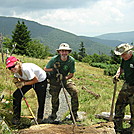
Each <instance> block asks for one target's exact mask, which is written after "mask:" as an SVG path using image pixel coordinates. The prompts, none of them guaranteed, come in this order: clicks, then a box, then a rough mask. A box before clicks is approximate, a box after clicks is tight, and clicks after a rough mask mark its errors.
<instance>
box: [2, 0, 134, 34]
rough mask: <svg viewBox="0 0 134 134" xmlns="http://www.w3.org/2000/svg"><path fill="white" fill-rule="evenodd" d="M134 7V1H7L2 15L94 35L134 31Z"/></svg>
mask: <svg viewBox="0 0 134 134" xmlns="http://www.w3.org/2000/svg"><path fill="white" fill-rule="evenodd" d="M133 7H134V1H132V0H39V1H38V0H23V1H18V0H10V1H9V0H8V1H7V0H4V1H3V2H1V5H0V13H1V14H2V15H5V16H13V17H19V18H24V19H28V20H33V21H36V22H38V23H41V24H43V25H48V26H52V27H55V28H59V29H61V30H64V31H68V32H72V33H74V34H77V35H87V36H94V35H99V34H103V33H110V32H121V31H122V32H123V31H124V32H125V31H128V30H131V31H132V30H134V29H133V24H134V15H133ZM9 8H10V9H9Z"/></svg>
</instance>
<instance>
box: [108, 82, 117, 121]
mask: <svg viewBox="0 0 134 134" xmlns="http://www.w3.org/2000/svg"><path fill="white" fill-rule="evenodd" d="M117 81H119V80H115V83H114V92H113V99H112V105H111V111H110V117H109V121H112V120H113V110H114V101H115V95H116V90H117Z"/></svg>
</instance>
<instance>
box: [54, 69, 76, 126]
mask: <svg viewBox="0 0 134 134" xmlns="http://www.w3.org/2000/svg"><path fill="white" fill-rule="evenodd" d="M56 71H57V72H58V74H59V75H60V72H59V69H58V68H56ZM61 86H62V88H63V92H64V95H65V98H66V102H67V104H68V108H69V111H70V113H71V116H72V119H73V124H74V125H75V126H76V121H75V118H74V114H73V112H72V109H71V106H70V104H69V100H68V98H67V94H66V91H65V86H64V84H63V81H62V80H61Z"/></svg>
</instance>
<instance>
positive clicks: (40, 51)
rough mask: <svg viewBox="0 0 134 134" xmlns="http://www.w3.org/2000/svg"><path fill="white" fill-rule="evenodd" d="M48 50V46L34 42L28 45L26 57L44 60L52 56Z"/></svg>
mask: <svg viewBox="0 0 134 134" xmlns="http://www.w3.org/2000/svg"><path fill="white" fill-rule="evenodd" d="M48 50H49V47H48V46H45V45H43V44H41V43H40V42H39V41H38V40H34V41H30V42H29V43H28V46H27V50H26V55H27V56H29V57H34V58H40V59H44V58H46V57H48V56H49V55H50V53H49V52H48Z"/></svg>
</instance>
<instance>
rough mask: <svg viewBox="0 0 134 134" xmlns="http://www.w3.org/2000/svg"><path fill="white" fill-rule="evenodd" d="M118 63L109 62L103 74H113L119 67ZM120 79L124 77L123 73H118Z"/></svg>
mask: <svg viewBox="0 0 134 134" xmlns="http://www.w3.org/2000/svg"><path fill="white" fill-rule="evenodd" d="M119 66H120V64H111V65H109V66H107V68H106V69H105V70H104V75H108V76H114V75H115V74H116V72H117V70H118V68H119ZM120 79H124V75H123V74H121V75H120Z"/></svg>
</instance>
